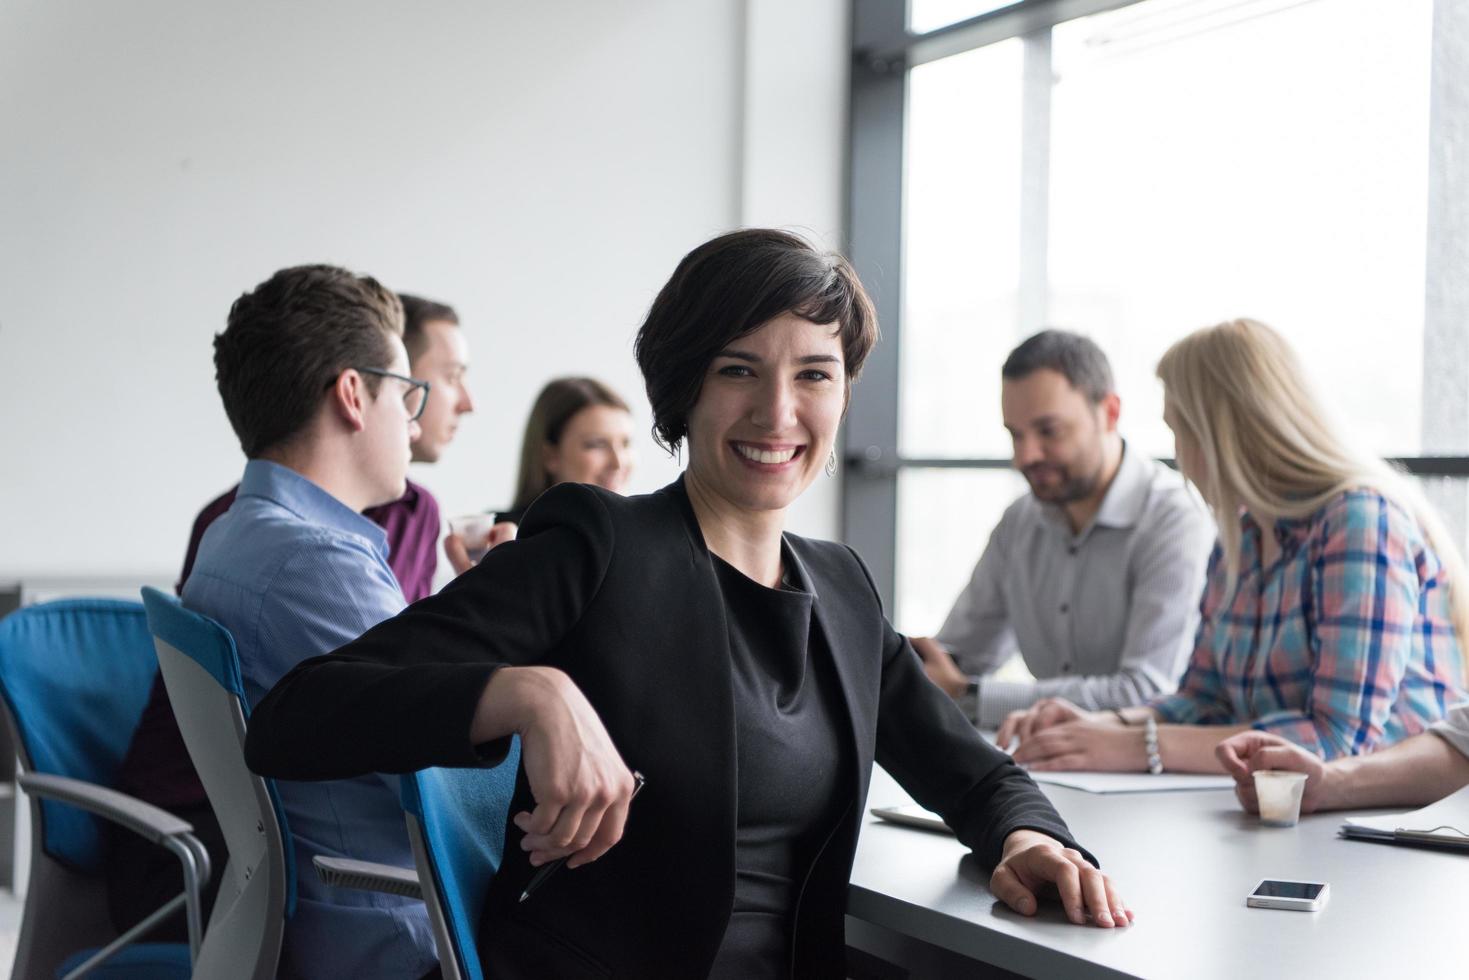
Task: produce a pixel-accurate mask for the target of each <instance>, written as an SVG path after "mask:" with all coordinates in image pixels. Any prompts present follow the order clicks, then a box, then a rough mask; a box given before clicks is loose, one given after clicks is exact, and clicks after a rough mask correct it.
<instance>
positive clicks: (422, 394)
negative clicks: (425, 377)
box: [357, 367, 429, 422]
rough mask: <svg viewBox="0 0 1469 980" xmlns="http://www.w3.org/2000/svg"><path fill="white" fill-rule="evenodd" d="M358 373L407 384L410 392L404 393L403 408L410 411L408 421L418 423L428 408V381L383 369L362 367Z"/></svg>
mask: <svg viewBox="0 0 1469 980" xmlns="http://www.w3.org/2000/svg"><path fill="white" fill-rule="evenodd" d="M357 371H358V372H359V373H360V374H375V375H377V376H378V377H380V378H394V379H396V380H398V381H401V382H403V383H404V384H406V385H407V386H408V390H407V391H405V392H403V407H404V408H406V409H408V421H410V422H417V421H418V417H419V416H420V415H422V414H423V410H424V409H425V408H427V407H428V389H429V383H428V382H427V381H420V380H418V379H417V378H410V377H408V376H407V375H404V374H395V373H394V372H392V371H384V370H383V369H382V368H370V367H360V368H358V369H357Z"/></svg>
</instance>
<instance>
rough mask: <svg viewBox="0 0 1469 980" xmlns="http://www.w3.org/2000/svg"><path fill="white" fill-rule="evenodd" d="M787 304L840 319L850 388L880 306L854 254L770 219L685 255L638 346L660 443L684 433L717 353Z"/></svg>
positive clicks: (673, 442)
mask: <svg viewBox="0 0 1469 980" xmlns="http://www.w3.org/2000/svg"><path fill="white" fill-rule="evenodd" d="M783 313H794V314H795V315H796V316H799V317H803V318H805V319H807V320H810V321H811V322H812V323H835V324H837V325H838V331H839V333H840V335H841V343H842V360H843V362H844V366H845V373H846V382H847V392H846V393H847V397H848V398H850V397H851V393H852V382H853V381H855V380H856V379H857V376H858V375H859V374H860V373H861V371H862V363H863V362H864V361H865V360H866V359H867V355H868V353H869V352H870V351H871V350H872V347H873V345H874V344H876V343H877V337H878V330H877V314H876V313H875V312H874V310H873V308H872V301H871V300H870V299H868V297H867V292H866V290H864V289H863V288H862V283H861V281H859V280H858V278H857V273H856V271H855V270H854V269H853V268H852V266H851V263H849V262H848V261H847V260H846V259H845V258H843V257H842V256H840V255H838V254H837V253H836V252H828V251H822V250H820V249H817V248H816V247H815V246H813V245H812V244H811V243H810V242H808V241H806V240H805V239H803V238H801V237H800V236H798V235H793V234H791V233H789V232H785V231H777V230H774V229H769V228H749V229H746V230H744V231H734V232H730V233H729V234H727V235H721V236H719V237H718V238H715V239H714V240H712V241H708V242H705V243H704V244H703V245H700V246H699V247H698V248H696V249H694V250H693V251H692V252H690V253H689V254H688V255H685V256H684V257H683V261H681V262H679V264H678V268H676V269H674V270H673V277H672V278H671V279H669V280H668V283H667V285H665V286H664V287H663V289H662V291H661V292H659V294H658V298H657V299H655V300H654V301H653V306H652V308H651V309H649V310H648V317H647V319H646V320H645V321H644V322H643V326H642V329H640V330H639V331H638V338H637V343H636V345H635V348H634V349H635V352H636V355H637V359H638V367H639V368H641V369H642V372H643V381H644V383H645V384H646V385H647V388H648V402H649V403H650V404H651V405H652V407H653V437H654V438H655V439H657V440H658V442H659V444H660V445H662V446H663V447H664V448H665V449H667V450H669V452H672V451H674V450H675V449H676V448H677V447H678V446H679V444H680V443H681V442H682V441H683V438H684V436H686V435H688V417H689V412H690V410H692V409H693V407H694V403H695V402H697V401H698V400H699V392H700V391H701V390H702V389H703V386H704V374H705V372H706V371H707V370H708V369H709V365H710V363H711V362H712V361H713V360H714V356H715V355H716V354H718V353H719V352H720V351H721V350H723V349H724V348H726V347H728V346H729V344H730V343H731V342H732V341H734V340H736V339H738V338H740V337H744V336H746V335H747V334H751V333H754V332H755V331H756V330H758V329H760V327H762V326H764V325H765V324H766V323H769V322H770V321H771V320H773V319H775V318H776V317H778V316H780V315H781V314H783Z"/></svg>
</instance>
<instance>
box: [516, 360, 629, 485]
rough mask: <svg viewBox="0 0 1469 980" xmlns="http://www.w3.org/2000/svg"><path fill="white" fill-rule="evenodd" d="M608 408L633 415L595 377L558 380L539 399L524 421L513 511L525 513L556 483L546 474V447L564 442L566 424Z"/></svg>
mask: <svg viewBox="0 0 1469 980" xmlns="http://www.w3.org/2000/svg"><path fill="white" fill-rule="evenodd" d="M592 405H605V406H607V407H608V408H618V409H621V410H622V411H624V412H631V410H630V409H629V408H628V407H627V402H625V401H623V400H622V399H621V398H619V397H618V396H617V392H615V391H613V390H612V389H611V388H609V387H607V386H606V385H604V384H603V383H602V382H600V381H598V380H597V379H596V378H556V379H554V380H552V381H548V382H546V387H544V388H542V389H541V393H540V394H539V395H537V396H536V403H535V404H534V405H533V406H531V410H530V418H528V419H526V422H525V438H523V439H522V440H521V442H520V473H519V475H518V476H517V477H516V479H515V503H514V504H513V505H512V507H511V509H512V510H524V509H525V508H526V507H529V506H530V505H531V503H532V502H533V501H534V500H535V499H536V498H537V497H539V496H540V495H541V494H542V493H545V492H546V490H548V489H550V487H551V484H552V483H553V482H554V480H553V479H552V477H551V474H550V473H548V472H547V471H546V459H545V448H546V446H555V445H558V444H560V442H561V433H562V432H564V431H565V430H566V423H568V422H570V421H571V419H572V417H573V416H575V415H576V413H577V412H580V411H581V410H582V409H584V408H588V407H590V406H592Z"/></svg>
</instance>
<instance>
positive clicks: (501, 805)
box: [400, 737, 520, 980]
mask: <svg viewBox="0 0 1469 980" xmlns="http://www.w3.org/2000/svg"><path fill="white" fill-rule="evenodd" d="M519 768H520V739H519V737H516V738H514V739H513V740H512V742H511V746H510V751H509V753H508V754H507V755H506V757H505V761H504V762H502V763H500V764H499V765H498V766H496V767H495V768H493V769H424V770H422V771H420V772H416V773H413V774H412V775H408V776H404V777H403V781H402V787H401V790H400V792H401V794H402V799H403V811H404V815H405V817H406V819H407V821H408V839H409V841H410V842H411V843H412V844H413V858H414V861H415V863H416V864H417V865H418V879H419V881H421V882H422V883H423V893H424V895H423V900H424V902H425V903H426V904H427V905H428V913H429V921H430V922H431V923H432V924H433V929H434V942H435V944H436V945H437V947H438V950H439V969H440V971H442V973H443V975H444V980H484V973H483V972H482V971H481V970H480V965H479V946H478V944H477V943H476V942H475V936H474V933H475V928H476V927H477V926H478V925H479V919H480V913H481V912H482V911H483V910H484V905H485V896H486V894H487V893H488V892H489V889H490V881H491V879H493V878H494V877H495V872H496V871H498V870H499V868H500V859H501V858H502V857H503V856H504V853H505V829H504V828H505V815H506V813H507V812H508V811H509V809H510V797H511V795H512V794H513V793H514V792H515V774H516V771H517V770H518V769H519ZM430 883H432V886H431V887H430Z"/></svg>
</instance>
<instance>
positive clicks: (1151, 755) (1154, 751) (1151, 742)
mask: <svg viewBox="0 0 1469 980" xmlns="http://www.w3.org/2000/svg"><path fill="white" fill-rule="evenodd" d="M1143 749H1144V750H1145V751H1146V752H1147V753H1148V772H1149V773H1150V774H1152V775H1154V776H1156V775H1158V774H1160V773H1161V772H1162V771H1163V756H1162V755H1160V754H1159V753H1158V720H1157V719H1156V718H1154V717H1153V716H1152V715H1151V714H1149V715H1148V717H1147V720H1146V721H1144V722H1143Z"/></svg>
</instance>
